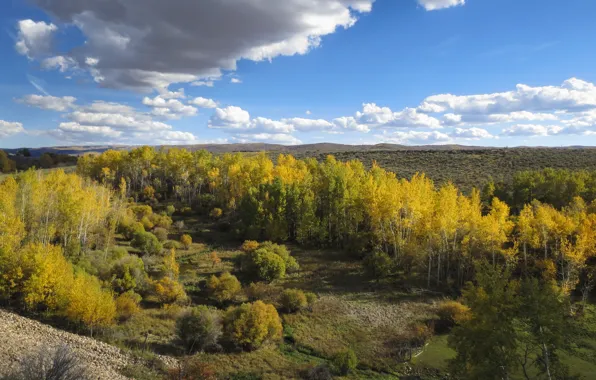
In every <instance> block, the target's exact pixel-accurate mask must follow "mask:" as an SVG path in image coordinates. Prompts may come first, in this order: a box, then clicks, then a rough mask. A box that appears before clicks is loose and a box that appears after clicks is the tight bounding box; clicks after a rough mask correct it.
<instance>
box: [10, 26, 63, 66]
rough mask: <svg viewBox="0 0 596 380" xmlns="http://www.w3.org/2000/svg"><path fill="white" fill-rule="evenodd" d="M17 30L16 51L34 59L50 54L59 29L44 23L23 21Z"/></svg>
mask: <svg viewBox="0 0 596 380" xmlns="http://www.w3.org/2000/svg"><path fill="white" fill-rule="evenodd" d="M17 29H18V35H17V42H16V45H15V49H16V50H17V52H18V53H19V54H21V55H25V56H27V57H28V58H29V59H33V58H38V57H42V56H44V55H47V54H49V53H50V51H51V48H52V39H53V36H54V33H55V32H56V31H57V30H58V27H57V26H56V25H54V24H52V23H49V24H48V23H45V22H43V21H39V22H35V21H33V20H21V21H19V22H18V24H17Z"/></svg>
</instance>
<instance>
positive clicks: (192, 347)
mask: <svg viewBox="0 0 596 380" xmlns="http://www.w3.org/2000/svg"><path fill="white" fill-rule="evenodd" d="M176 335H177V336H178V341H179V342H180V344H181V345H182V347H184V349H185V350H186V352H187V353H188V354H190V353H193V352H198V351H205V350H213V349H216V348H217V347H218V342H219V338H220V337H221V335H222V319H221V315H220V313H219V311H218V310H217V309H212V308H209V307H207V306H198V307H195V308H193V309H192V310H190V311H189V312H187V313H185V314H183V315H182V316H181V317H180V318H178V320H177V321H176Z"/></svg>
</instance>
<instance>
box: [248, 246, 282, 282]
mask: <svg viewBox="0 0 596 380" xmlns="http://www.w3.org/2000/svg"><path fill="white" fill-rule="evenodd" d="M246 260H247V263H246V265H243V267H246V269H247V270H248V271H249V274H250V275H252V276H253V277H255V278H258V279H259V280H262V281H267V282H271V281H273V280H276V279H279V278H284V277H285V275H286V263H285V262H284V260H283V259H282V258H281V257H279V256H278V255H276V254H275V253H273V252H271V251H270V250H268V249H265V248H259V249H257V250H255V251H252V252H249V253H248V254H247V257H246Z"/></svg>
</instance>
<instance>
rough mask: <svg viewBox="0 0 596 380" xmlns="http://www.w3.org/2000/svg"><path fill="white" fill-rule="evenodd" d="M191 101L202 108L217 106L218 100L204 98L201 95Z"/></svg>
mask: <svg viewBox="0 0 596 380" xmlns="http://www.w3.org/2000/svg"><path fill="white" fill-rule="evenodd" d="M189 103H190V104H192V105H195V106H197V107H200V108H217V102H216V101H215V100H213V99H206V98H202V97H200V96H199V97H198V98H194V99H193V100H191V101H189Z"/></svg>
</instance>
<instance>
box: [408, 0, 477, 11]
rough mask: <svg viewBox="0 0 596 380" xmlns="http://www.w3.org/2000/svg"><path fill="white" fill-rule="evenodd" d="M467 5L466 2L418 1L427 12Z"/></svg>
mask: <svg viewBox="0 0 596 380" xmlns="http://www.w3.org/2000/svg"><path fill="white" fill-rule="evenodd" d="M465 3H466V0H418V4H420V5H422V6H423V7H424V9H426V10H427V11H436V10H438V9H444V8H451V7H457V6H460V5H464V4H465Z"/></svg>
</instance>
